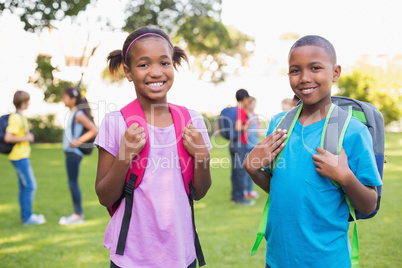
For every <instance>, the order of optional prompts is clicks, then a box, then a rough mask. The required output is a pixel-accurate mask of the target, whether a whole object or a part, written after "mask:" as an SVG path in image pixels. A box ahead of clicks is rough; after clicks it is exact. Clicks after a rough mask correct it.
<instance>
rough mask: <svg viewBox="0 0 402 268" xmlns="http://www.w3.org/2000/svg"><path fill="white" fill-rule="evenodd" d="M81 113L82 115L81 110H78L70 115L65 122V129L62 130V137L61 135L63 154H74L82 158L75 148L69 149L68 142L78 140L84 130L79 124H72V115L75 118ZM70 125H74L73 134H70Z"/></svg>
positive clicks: (81, 154)
mask: <svg viewBox="0 0 402 268" xmlns="http://www.w3.org/2000/svg"><path fill="white" fill-rule="evenodd" d="M82 113H84V112H83V111H82V110H78V111H77V112H75V113H70V116H69V117H68V119H67V122H66V127H65V128H64V135H63V150H64V151H65V152H72V153H76V154H78V155H79V156H84V154H83V153H82V152H81V151H80V150H79V149H78V148H77V147H76V148H71V147H70V141H71V140H73V139H78V138H79V137H80V136H81V133H82V131H83V130H84V126H83V125H82V124H81V123H74V122H73V117H74V114H75V115H76V116H77V115H79V114H82ZM74 118H75V117H74ZM72 124H75V125H74V133H71V132H72Z"/></svg>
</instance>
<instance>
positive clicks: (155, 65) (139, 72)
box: [124, 37, 174, 102]
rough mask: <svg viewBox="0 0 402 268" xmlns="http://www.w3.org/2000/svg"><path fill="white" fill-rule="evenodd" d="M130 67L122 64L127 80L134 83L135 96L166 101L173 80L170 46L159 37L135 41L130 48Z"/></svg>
mask: <svg viewBox="0 0 402 268" xmlns="http://www.w3.org/2000/svg"><path fill="white" fill-rule="evenodd" d="M129 53H130V68H128V67H127V66H126V65H124V72H125V73H126V77H127V79H128V81H130V82H133V83H134V87H135V90H136V92H137V98H138V97H140V98H141V97H142V98H145V99H149V100H152V101H153V102H155V101H156V102H166V99H167V98H166V94H167V92H168V91H169V90H170V88H171V87H172V85H173V81H174V69H173V60H172V53H173V52H172V48H171V47H170V46H169V44H168V43H167V42H166V40H163V39H162V38H159V37H147V38H144V39H140V40H138V41H136V42H135V43H134V44H133V45H132V47H131V49H130V52H129Z"/></svg>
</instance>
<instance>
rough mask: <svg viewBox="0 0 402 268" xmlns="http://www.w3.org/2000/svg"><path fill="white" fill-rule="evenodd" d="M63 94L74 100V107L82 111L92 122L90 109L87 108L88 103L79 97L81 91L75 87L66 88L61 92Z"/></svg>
mask: <svg viewBox="0 0 402 268" xmlns="http://www.w3.org/2000/svg"><path fill="white" fill-rule="evenodd" d="M63 94H66V95H67V96H69V97H70V98H75V99H76V102H75V106H76V107H77V108H78V109H79V110H82V111H83V112H84V113H85V115H86V116H88V117H89V118H90V119H91V120H92V121H93V116H92V112H91V107H89V103H88V101H87V99H86V98H85V97H83V96H82V95H81V89H79V88H75V87H66V88H65V89H64V91H63Z"/></svg>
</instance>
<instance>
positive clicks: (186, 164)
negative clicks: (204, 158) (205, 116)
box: [169, 103, 194, 195]
mask: <svg viewBox="0 0 402 268" xmlns="http://www.w3.org/2000/svg"><path fill="white" fill-rule="evenodd" d="M169 109H170V112H171V114H172V118H173V124H174V129H175V133H176V142H177V151H178V154H179V161H180V167H181V173H182V175H183V180H184V186H185V188H186V193H187V195H190V189H189V188H190V187H189V184H190V183H191V184H192V183H193V178H194V157H192V156H191V155H190V154H189V153H188V152H187V150H186V148H184V144H183V137H182V134H183V129H184V127H185V126H187V125H188V124H191V116H190V113H189V111H188V109H187V108H186V107H184V106H179V105H175V104H171V103H169Z"/></svg>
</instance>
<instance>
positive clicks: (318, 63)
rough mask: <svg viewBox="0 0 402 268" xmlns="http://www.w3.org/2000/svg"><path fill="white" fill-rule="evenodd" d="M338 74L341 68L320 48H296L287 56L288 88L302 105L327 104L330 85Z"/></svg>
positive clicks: (337, 77)
mask: <svg viewBox="0 0 402 268" xmlns="http://www.w3.org/2000/svg"><path fill="white" fill-rule="evenodd" d="M340 74H341V67H340V66H339V65H334V64H333V62H332V60H331V58H330V56H329V55H328V54H327V53H326V51H325V50H324V49H323V48H321V47H317V46H302V47H297V48H295V49H293V50H292V51H291V52H290V54H289V74H288V75H289V82H290V86H291V87H292V90H293V92H294V93H295V94H296V95H297V96H298V97H299V98H300V99H301V100H302V101H303V104H304V105H316V104H322V105H323V106H325V105H327V104H329V103H330V102H331V87H332V83H334V82H336V81H338V79H339V76H340Z"/></svg>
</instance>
